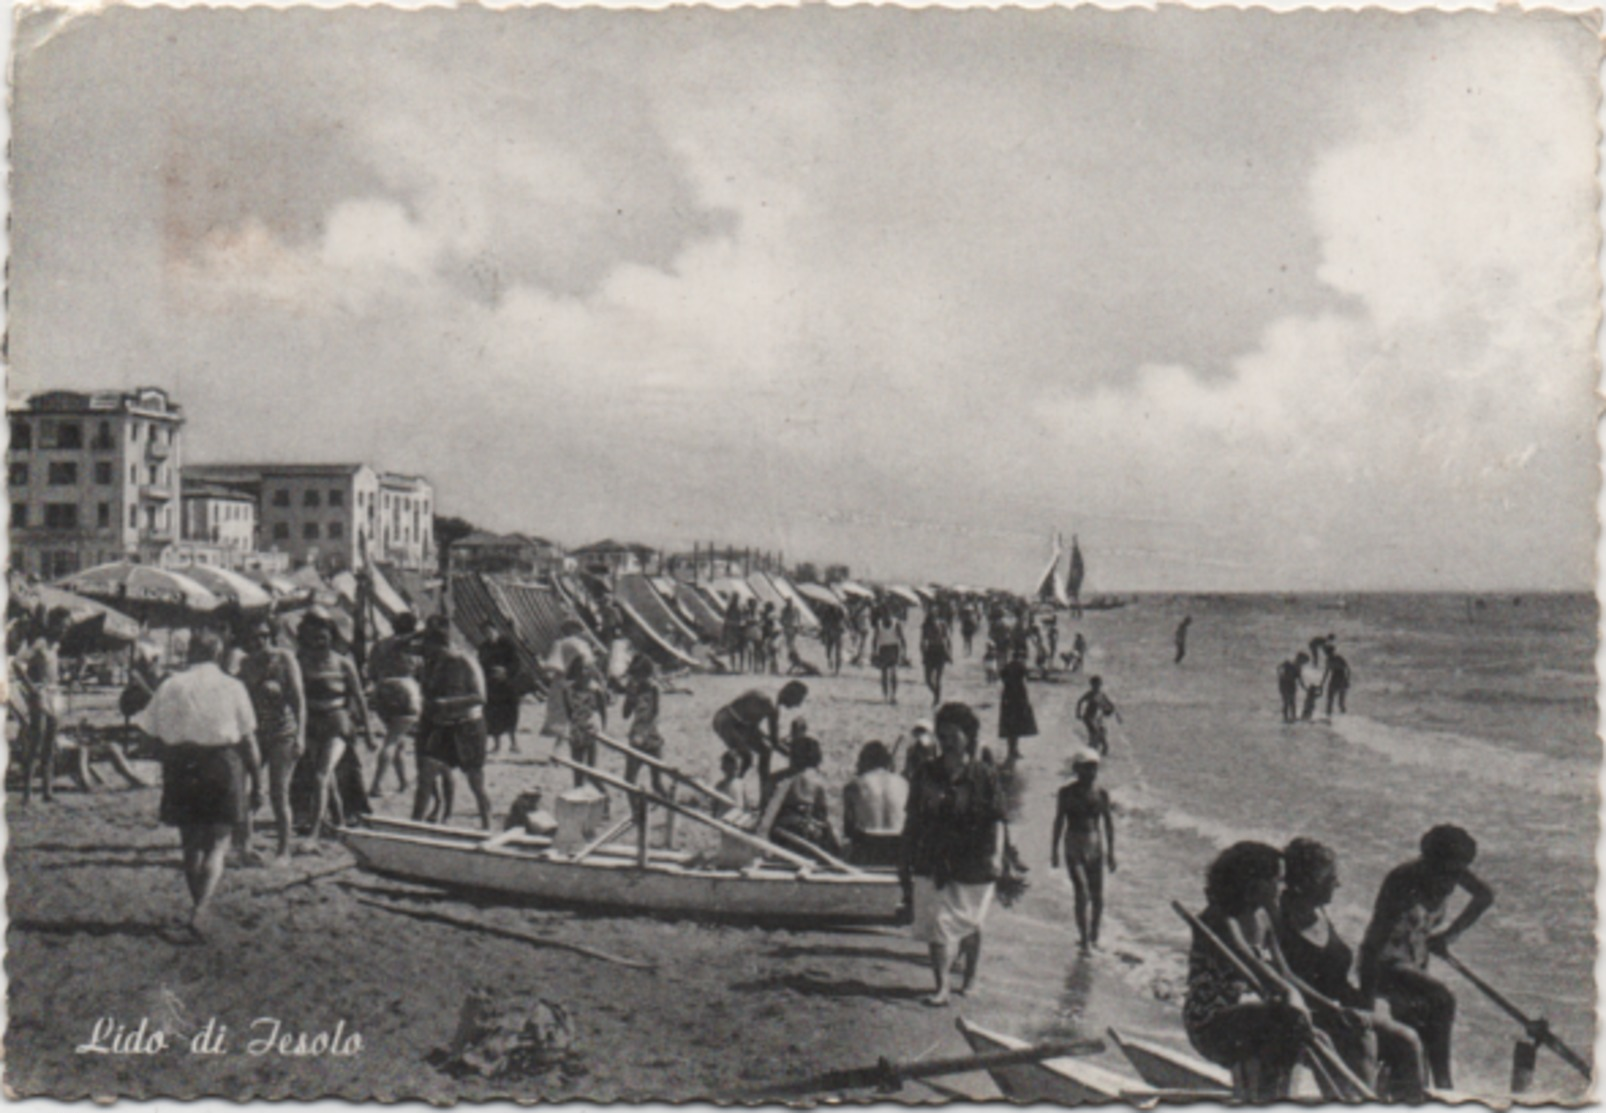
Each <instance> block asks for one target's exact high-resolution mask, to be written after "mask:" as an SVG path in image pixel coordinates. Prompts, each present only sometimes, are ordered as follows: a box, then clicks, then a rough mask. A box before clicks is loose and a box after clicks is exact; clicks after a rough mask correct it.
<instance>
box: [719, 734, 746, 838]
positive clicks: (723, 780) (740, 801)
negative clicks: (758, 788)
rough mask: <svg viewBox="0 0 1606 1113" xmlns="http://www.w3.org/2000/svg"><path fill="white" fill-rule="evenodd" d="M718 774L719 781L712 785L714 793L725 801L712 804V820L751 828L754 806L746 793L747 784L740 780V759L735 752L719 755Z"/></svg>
mask: <svg viewBox="0 0 1606 1113" xmlns="http://www.w3.org/2000/svg"><path fill="white" fill-rule="evenodd" d="M719 774H720V776H719V780H718V781H716V782H715V783H714V791H716V792H718V793H719V794H720V795H721V796H723V797H725V800H716V801H715V802H714V807H713V814H714V818H715V819H723V820H724V821H725V822H726V823H731V824H734V825H735V826H737V827H742V828H744V829H745V828H747V827H749V826H751V825H752V823H753V821H754V816H753V812H754V811H755V810H756V805H755V804H754V801H753V797H752V794H751V793H750V792H748V791H747V782H746V781H745V780H743V778H742V759H741V758H740V757H738V756H737V754H736V751H734V750H726V751H725V752H724V753H722V754H720V755H719ZM726 801H729V803H727V802H726Z"/></svg>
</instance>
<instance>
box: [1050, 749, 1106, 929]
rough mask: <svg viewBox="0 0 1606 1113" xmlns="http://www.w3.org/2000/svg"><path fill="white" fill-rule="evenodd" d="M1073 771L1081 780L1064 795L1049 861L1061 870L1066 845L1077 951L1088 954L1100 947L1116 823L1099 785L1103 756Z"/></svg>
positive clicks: (1081, 761)
mask: <svg viewBox="0 0 1606 1113" xmlns="http://www.w3.org/2000/svg"><path fill="white" fill-rule="evenodd" d="M1071 768H1072V769H1073V770H1074V771H1075V772H1076V780H1074V781H1072V782H1071V783H1070V784H1068V785H1065V786H1064V787H1062V788H1061V789H1060V790H1059V795H1058V800H1057V805H1056V808H1055V811H1054V835H1053V849H1052V850H1051V852H1050V854H1049V861H1050V863H1051V864H1052V865H1053V866H1054V868H1055V869H1058V868H1059V864H1060V849H1061V847H1062V846H1063V848H1064V850H1065V871H1066V873H1068V874H1069V875H1070V878H1071V888H1072V889H1074V890H1075V892H1076V930H1077V934H1078V936H1079V941H1078V944H1077V946H1078V948H1079V949H1080V950H1081V951H1082V953H1084V954H1086V953H1087V952H1088V951H1089V950H1091V949H1092V948H1094V947H1097V946H1098V945H1099V921H1100V920H1101V919H1103V916H1104V867H1105V866H1106V865H1108V866H1109V867H1110V872H1111V873H1114V872H1115V823H1114V822H1113V821H1112V820H1111V818H1110V794H1109V793H1108V792H1106V791H1105V790H1104V789H1102V788H1100V787H1099V785H1098V775H1099V755H1098V754H1095V753H1092V752H1088V753H1082V754H1077V755H1076V757H1075V759H1074V760H1072V762H1071ZM1062 839H1063V842H1062V841H1061V840H1062Z"/></svg>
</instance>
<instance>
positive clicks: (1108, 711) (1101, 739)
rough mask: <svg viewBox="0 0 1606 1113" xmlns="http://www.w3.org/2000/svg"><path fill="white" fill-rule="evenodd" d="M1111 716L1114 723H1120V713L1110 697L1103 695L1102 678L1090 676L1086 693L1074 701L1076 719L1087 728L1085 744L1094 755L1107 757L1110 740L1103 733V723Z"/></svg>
mask: <svg viewBox="0 0 1606 1113" xmlns="http://www.w3.org/2000/svg"><path fill="white" fill-rule="evenodd" d="M1111 715H1113V716H1115V721H1116V722H1118V723H1119V722H1121V713H1120V712H1119V711H1117V710H1116V708H1115V704H1114V702H1113V701H1111V699H1110V697H1109V696H1107V695H1105V694H1104V678H1103V677H1102V676H1092V677H1089V678H1088V681H1087V691H1086V692H1083V693H1082V698H1081V699H1079V700H1077V701H1076V717H1077V718H1078V719H1080V720H1081V722H1082V725H1083V726H1084V727H1086V728H1087V744H1088V746H1089V747H1091V748H1092V749H1093V751H1094V752H1095V753H1099V754H1103V755H1105V756H1108V755H1109V752H1110V739H1109V735H1108V734H1107V733H1106V732H1105V727H1104V721H1105V719H1107V718H1109V717H1110V716H1111Z"/></svg>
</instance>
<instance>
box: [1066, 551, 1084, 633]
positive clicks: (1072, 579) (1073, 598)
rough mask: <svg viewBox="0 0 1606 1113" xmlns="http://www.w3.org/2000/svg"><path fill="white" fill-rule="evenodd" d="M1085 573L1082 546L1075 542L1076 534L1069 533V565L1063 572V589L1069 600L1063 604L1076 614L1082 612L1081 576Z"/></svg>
mask: <svg viewBox="0 0 1606 1113" xmlns="http://www.w3.org/2000/svg"><path fill="white" fill-rule="evenodd" d="M1086 574H1087V568H1086V566H1085V565H1083V563H1082V547H1081V546H1080V545H1078V544H1077V543H1076V534H1074V533H1073V534H1071V566H1070V568H1069V569H1067V570H1066V573H1065V591H1064V594H1065V595H1066V596H1069V598H1070V601H1069V602H1068V603H1066V604H1065V606H1067V607H1069V608H1070V609H1072V610H1074V611H1075V612H1076V613H1077V614H1078V615H1080V614H1081V613H1082V577H1083V576H1084V575H1086Z"/></svg>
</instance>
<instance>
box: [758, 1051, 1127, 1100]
mask: <svg viewBox="0 0 1606 1113" xmlns="http://www.w3.org/2000/svg"><path fill="white" fill-rule="evenodd" d="M1104 1048H1105V1044H1104V1041H1103V1040H1098V1039H1093V1040H1065V1041H1060V1042H1056V1043H1043V1044H1038V1045H1037V1046H1035V1047H1023V1048H1020V1049H1019V1050H1012V1051H984V1052H981V1053H980V1054H977V1055H965V1056H962V1057H960V1058H957V1059H930V1060H927V1061H925V1062H919V1063H894V1062H892V1061H891V1060H888V1059H882V1060H880V1061H879V1062H877V1063H876V1064H875V1065H874V1066H869V1067H849V1068H847V1069H845V1070H834V1071H827V1072H825V1073H824V1074H817V1075H814V1076H813V1077H812V1078H802V1079H799V1080H797V1081H796V1082H783V1083H779V1084H777V1085H775V1086H769V1087H765V1088H764V1089H762V1090H759V1091H756V1092H754V1093H752V1094H751V1095H748V1094H742V1095H739V1096H738V1098H737V1099H736V1100H751V1099H758V1098H765V1097H784V1096H787V1095H800V1094H814V1093H825V1092H828V1091H831V1090H863V1089H877V1090H896V1089H897V1088H898V1087H899V1086H900V1085H901V1084H902V1083H904V1082H908V1081H915V1080H919V1079H922V1078H937V1077H940V1076H942V1075H945V1074H966V1073H969V1072H971V1071H981V1070H992V1069H995V1068H999V1067H1013V1066H1019V1065H1021V1064H1023V1063H1041V1062H1042V1061H1043V1060H1044V1059H1061V1058H1065V1057H1067V1056H1080V1055H1097V1054H1099V1053H1100V1052H1102V1051H1103V1050H1104Z"/></svg>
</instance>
